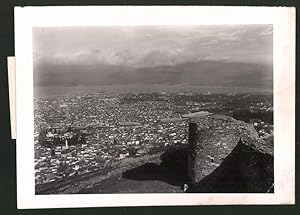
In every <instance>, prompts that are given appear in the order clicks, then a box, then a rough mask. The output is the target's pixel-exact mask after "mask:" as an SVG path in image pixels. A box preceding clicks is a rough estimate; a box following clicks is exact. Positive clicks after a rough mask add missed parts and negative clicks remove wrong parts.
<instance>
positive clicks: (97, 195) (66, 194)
mask: <svg viewBox="0 0 300 215" xmlns="http://www.w3.org/2000/svg"><path fill="white" fill-rule="evenodd" d="M216 14H218V15H216ZM253 14H255V15H256V16H253ZM37 17H38V18H37ZM79 17H85V19H81V18H79ZM236 17H239V18H238V19H237V18H236ZM15 19H16V22H15V24H16V26H15V27H16V28H15V29H16V31H15V36H16V40H15V43H16V44H15V47H16V59H17V61H16V95H17V100H16V104H17V105H16V113H17V114H16V117H17V119H18V121H17V131H18V133H17V142H18V144H17V184H18V190H17V196H18V208H59V207H101V206H147V205H149V206H156V205H224V204H293V203H294V176H295V168H294V161H295V160H294V159H295V158H294V150H295V149H294V142H295V140H294V132H295V128H294V124H293V123H291V122H294V102H295V101H294V87H295V86H294V75H295V70H294V66H295V56H294V50H295V10H294V9H293V8H267V7H251V8H248V7H190V6H185V7H178V6H176V7H174V6H172V7H160V6H152V7H142V6H139V7H122V6H118V7H116V6H114V7H99V6H98V7H94V6H93V7H91V6H89V7H44V8H41V7H30V8H29V7H28V8H26V7H25V8H16V9H15ZM282 41H284V42H282ZM279 59H280V60H279ZM287 182H288V183H287Z"/></svg>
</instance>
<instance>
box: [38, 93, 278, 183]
mask: <svg viewBox="0 0 300 215" xmlns="http://www.w3.org/2000/svg"><path fill="white" fill-rule="evenodd" d="M226 99H227V100H228V101H231V100H232V99H234V97H233V96H225V95H224V96H220V95H211V94H205V95H204V94H199V95H198V94H197V95H194V94H193V93H188V94H185V93H181V94H180V95H178V94H176V93H155V94H151V93H149V94H146V93H141V94H139V93H134V94H106V93H97V94H85V95H80V96H61V97H51V98H44V99H39V100H35V104H34V107H35V179H36V183H37V184H40V183H45V182H49V181H55V180H57V179H61V178H65V177H68V176H73V175H80V174H83V173H86V172H90V171H95V170H99V169H104V168H107V167H109V166H110V165H111V164H112V163H113V162H114V161H117V160H120V159H124V158H126V157H135V156H141V155H143V154H149V153H155V152H157V151H161V150H164V149H166V148H167V147H171V146H176V145H182V144H187V138H188V133H187V129H188V128H187V122H185V121H179V122H168V123H163V121H162V119H165V118H171V117H175V118H176V117H177V118H180V117H181V116H182V114H184V113H189V112H191V111H197V110H209V111H211V110H212V112H214V110H216V108H218V110H220V109H221V110H222V109H226V102H224V101H227V100H226ZM238 99H240V97H238ZM245 100H246V98H245ZM259 102H260V103H259V105H257V103H258V102H257V99H255V101H253V102H252V100H251V99H250V100H249V99H247V100H246V103H247V105H246V106H247V107H248V109H251V110H257V109H266V108H270V107H269V106H270V104H269V103H267V104H265V103H266V102H265V103H264V99H262V100H261V101H259ZM229 103H230V102H229ZM262 103H263V104H264V105H261V104H262ZM230 104H231V103H230ZM251 123H253V125H254V126H255V127H256V128H257V130H258V132H260V131H261V134H262V135H261V136H263V134H264V133H270V132H272V129H273V126H272V125H270V124H269V123H265V122H264V121H258V120H253V121H251Z"/></svg>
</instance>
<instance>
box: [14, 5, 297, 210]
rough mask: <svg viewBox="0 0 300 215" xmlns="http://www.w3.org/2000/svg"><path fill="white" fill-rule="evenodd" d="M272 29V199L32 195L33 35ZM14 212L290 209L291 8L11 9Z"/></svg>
mask: <svg viewBox="0 0 300 215" xmlns="http://www.w3.org/2000/svg"><path fill="white" fill-rule="evenodd" d="M214 24H273V32H274V33H273V35H274V48H273V49H274V55H273V56H274V136H275V139H274V180H275V192H274V194H270V193H268V194H207V193H205V194H203V193H202V194H192V193H185V194H64V195H62V194H59V195H35V191H34V190H35V181H34V144H33V143H34V141H33V125H34V122H33V119H34V118H33V80H32V77H33V74H32V69H33V68H32V67H33V66H32V27H37V26H40V27H42V26H43V27H46V26H122V25H214ZM15 55H16V104H17V107H16V114H17V115H16V118H17V207H18V208H19V209H24V208H61V207H71V208H73V207H101V206H150V205H151V206H155V205H220V204H221V205H228V204H230V205H235V204H294V203H295V8H284V7H277V8H275V7H272V8H271V7H212V6H205V7H199V6H150V7H149V6H147V7H146V6H84V7H83V6H80V7H79V6H76V7H25V8H21V7H16V8H15Z"/></svg>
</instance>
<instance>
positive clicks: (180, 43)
mask: <svg viewBox="0 0 300 215" xmlns="http://www.w3.org/2000/svg"><path fill="white" fill-rule="evenodd" d="M272 35H273V34H272V26H271V25H222V26H176V27H175V26H143V27H47V28H34V29H33V46H34V47H33V57H34V64H35V65H41V64H72V65H86V64H88V65H91V64H106V65H121V66H134V67H149V66H160V65H175V64H180V63H185V62H197V61H202V60H210V61H231V62H247V63H255V64H262V63H263V64H269V65H271V64H272V43H273V41H272Z"/></svg>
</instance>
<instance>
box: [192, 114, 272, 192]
mask: <svg viewBox="0 0 300 215" xmlns="http://www.w3.org/2000/svg"><path fill="white" fill-rule="evenodd" d="M189 144H190V153H189V156H188V171H189V173H188V175H189V178H190V180H191V187H190V189H189V190H188V191H189V192H267V191H272V189H271V188H272V185H273V178H274V177H273V141H270V138H269V139H268V141H266V140H263V139H261V138H259V137H258V134H257V132H256V131H255V129H254V128H253V126H252V125H251V124H248V123H245V122H242V121H238V120H235V119H233V118H231V117H227V116H223V115H211V116H207V117H205V118H199V119H198V120H193V122H190V124H189Z"/></svg>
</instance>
